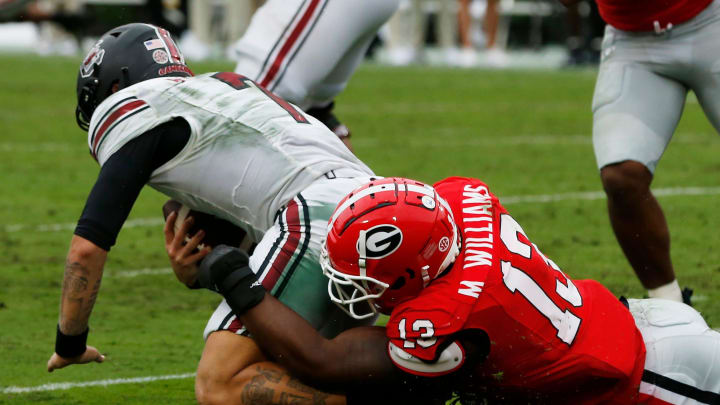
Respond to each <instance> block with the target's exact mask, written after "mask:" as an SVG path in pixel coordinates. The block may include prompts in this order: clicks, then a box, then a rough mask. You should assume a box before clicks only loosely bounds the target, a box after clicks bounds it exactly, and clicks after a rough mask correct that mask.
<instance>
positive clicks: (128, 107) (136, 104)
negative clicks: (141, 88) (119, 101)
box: [92, 100, 147, 156]
mask: <svg viewBox="0 0 720 405" xmlns="http://www.w3.org/2000/svg"><path fill="white" fill-rule="evenodd" d="M146 105H147V103H145V102H144V101H142V100H133V101H130V102H129V103H127V104H125V105H123V106H121V107H120V108H118V109H117V110H115V111H113V113H112V114H110V116H109V117H107V119H106V120H105V122H103V123H102V125H101V126H100V128H99V129H98V130H97V132H96V133H95V140H94V141H93V146H92V151H93V156H97V146H98V144H99V143H100V140H101V139H102V138H103V135H104V134H105V133H106V131H107V129H108V128H109V127H110V125H112V124H113V123H114V122H115V121H117V120H118V119H119V118H120V117H122V116H123V115H125V114H128V113H130V112H132V111H133V110H136V109H138V108H140V107H142V106H146Z"/></svg>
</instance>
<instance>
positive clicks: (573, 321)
mask: <svg viewBox="0 0 720 405" xmlns="http://www.w3.org/2000/svg"><path fill="white" fill-rule="evenodd" d="M520 234H522V235H523V236H525V238H527V235H525V232H523V229H522V227H520V224H518V223H517V222H516V221H515V219H513V217H511V216H510V215H507V214H503V215H501V216H500V239H501V240H502V241H503V243H504V244H505V246H506V247H507V249H508V250H509V251H510V252H511V253H513V254H516V255H519V256H522V257H524V258H526V259H530V258H531V255H532V253H533V250H534V251H535V252H536V253H537V254H539V255H540V257H541V258H542V259H543V260H544V261H545V263H546V264H547V265H548V267H549V268H550V269H548V270H549V271H555V272H557V276H560V275H562V278H563V279H564V280H565V283H563V281H562V280H561V279H560V278H559V277H558V278H556V279H555V291H554V293H556V294H557V295H558V296H560V298H562V299H563V300H564V301H566V302H568V303H569V304H570V305H572V306H573V307H575V308H578V307H581V306H582V303H583V301H582V296H581V295H580V292H579V291H578V289H577V288H576V287H575V285H574V284H573V283H572V281H571V280H570V279H569V278H567V276H565V274H564V273H563V272H562V271H561V270H560V268H559V267H558V266H557V264H555V263H554V262H553V261H552V260H550V259H548V258H547V257H545V255H543V254H542V252H540V249H538V248H537V246H535V244H532V245H531V244H528V243H525V242H522V241H520V240H519V239H518V235H520ZM528 240H529V239H528ZM501 266H502V273H503V282H504V283H505V286H506V287H507V288H508V289H509V290H510V292H512V293H513V294H514V293H515V292H518V293H520V294H521V295H522V296H523V297H525V299H526V300H527V301H528V302H529V303H530V304H531V305H532V306H533V307H535V309H537V310H538V311H539V312H540V314H542V315H543V316H544V317H545V318H547V319H548V320H549V321H550V323H551V324H552V326H553V327H554V328H555V330H557V337H558V338H559V339H560V340H562V341H563V342H565V343H566V344H568V345H571V344H572V342H573V340H575V336H576V335H577V333H578V330H579V329H580V323H581V319H580V318H579V317H578V316H577V315H575V314H573V313H572V312H570V310H569V309H565V310H564V311H563V310H562V309H561V308H560V307H558V306H557V304H555V302H554V301H553V300H552V299H551V298H550V297H549V296H548V293H547V292H545V290H543V289H542V287H540V285H539V284H538V283H537V282H535V280H533V279H532V277H531V276H530V275H529V274H528V273H526V272H525V271H523V270H522V269H518V268H516V267H513V265H512V263H510V262H506V261H501Z"/></svg>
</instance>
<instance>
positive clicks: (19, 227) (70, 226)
mask: <svg viewBox="0 0 720 405" xmlns="http://www.w3.org/2000/svg"><path fill="white" fill-rule="evenodd" d="M163 224H165V221H164V220H163V219H162V218H160V217H157V218H138V219H131V220H128V221H125V225H123V228H139V227H144V226H158V225H163ZM76 226H77V223H75V222H73V223H65V224H42V225H28V224H15V225H6V226H5V232H20V231H35V232H58V231H72V230H74V229H75V227H76Z"/></svg>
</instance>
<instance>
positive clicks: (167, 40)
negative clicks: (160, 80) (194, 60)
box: [157, 27, 184, 63]
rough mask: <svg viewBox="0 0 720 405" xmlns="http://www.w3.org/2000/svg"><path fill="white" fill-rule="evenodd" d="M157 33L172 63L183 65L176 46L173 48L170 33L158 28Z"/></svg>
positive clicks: (173, 44) (173, 43)
mask: <svg viewBox="0 0 720 405" xmlns="http://www.w3.org/2000/svg"><path fill="white" fill-rule="evenodd" d="M157 31H158V34H160V39H162V41H163V42H164V43H165V46H166V47H167V49H168V52H170V56H171V57H172V60H173V62H175V63H184V61H183V60H182V56H180V51H179V50H178V48H177V46H175V41H173V39H172V37H171V36H170V33H169V32H167V30H166V29H164V28H159V27H158V29H157Z"/></svg>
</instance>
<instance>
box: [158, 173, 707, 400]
mask: <svg viewBox="0 0 720 405" xmlns="http://www.w3.org/2000/svg"><path fill="white" fill-rule="evenodd" d="M166 229H167V228H166ZM174 237H177V238H180V237H184V235H182V234H181V233H178V234H177V235H174ZM243 262H244V259H243V257H242V254H241V253H240V252H238V251H234V250H232V249H229V248H220V249H218V248H216V249H215V250H213V252H211V253H210V254H209V255H208V256H207V257H206V258H205V259H203V261H202V263H201V264H200V268H199V271H198V273H197V274H195V273H193V272H192V271H189V272H187V273H185V274H178V277H179V278H180V279H181V280H182V279H183V278H191V279H192V278H195V277H196V276H197V280H198V282H199V283H200V285H201V286H204V287H206V288H209V289H214V290H218V286H221V289H222V290H224V291H225V294H224V295H225V297H226V298H228V296H229V295H232V299H230V298H228V301H232V304H231V306H232V307H233V310H234V311H235V312H236V313H237V314H238V315H239V317H240V319H241V321H242V322H243V324H244V325H245V326H247V327H248V329H249V330H250V331H251V332H252V334H253V335H254V337H255V339H256V341H257V342H258V343H259V344H260V345H261V346H263V347H264V348H265V349H266V350H267V351H268V352H269V353H271V354H272V355H273V356H274V358H276V359H278V360H279V361H280V362H281V363H282V364H284V365H285V366H286V367H288V368H289V369H290V371H291V372H293V373H296V374H297V375H298V376H300V377H301V378H304V379H305V380H307V382H309V383H312V384H315V385H319V386H323V387H326V388H329V389H341V390H345V391H346V392H348V400H349V401H350V400H354V399H358V398H362V396H363V395H364V394H368V392H369V390H367V389H364V390H362V389H358V388H362V387H367V384H372V383H378V384H389V382H394V381H398V380H399V381H402V382H404V385H402V386H400V387H402V388H398V386H396V387H395V391H399V392H395V394H396V398H403V395H411V394H413V395H418V394H420V395H425V393H426V392H427V390H426V389H432V390H435V389H452V390H455V391H459V392H462V393H463V395H464V396H473V395H474V396H476V397H479V398H487V399H490V400H491V401H492V400H497V401H502V402H503V403H550V404H595V403H605V404H635V403H649V404H681V403H682V404H690V403H718V401H720V362H718V361H717V359H718V356H720V333H718V332H716V331H713V330H712V329H710V328H709V327H708V326H707V324H706V323H705V321H704V320H703V319H702V317H701V316H700V314H699V313H697V312H696V311H695V310H694V309H692V308H691V307H689V306H687V305H685V304H682V303H677V302H674V301H670V300H662V299H648V300H630V301H629V302H628V301H627V300H625V301H620V300H618V299H616V298H615V297H614V296H613V295H612V293H610V291H608V290H607V289H606V288H605V287H603V286H602V285H601V284H600V283H598V282H596V281H593V280H572V279H571V278H569V277H568V276H566V275H565V274H564V273H563V271H562V270H561V269H560V268H559V267H558V266H557V265H556V264H555V263H554V262H553V261H552V260H550V259H549V258H547V257H546V256H545V255H544V254H543V253H542V252H541V251H540V250H539V249H538V247H537V246H536V245H535V244H534V243H532V242H531V241H530V239H529V238H528V236H527V234H526V233H525V231H524V230H523V228H522V227H521V226H520V225H519V224H518V223H517V222H516V221H515V220H514V219H513V217H512V216H510V214H509V213H508V212H507V211H506V210H505V208H503V206H502V205H501V204H500V202H499V200H498V199H497V198H496V197H495V196H494V195H493V194H492V193H491V192H490V191H489V189H488V187H487V186H486V185H485V184H483V183H482V182H481V181H479V180H475V179H470V178H461V177H453V178H449V179H446V180H443V181H441V182H439V183H437V184H435V186H434V187H431V186H428V185H425V184H423V183H420V182H417V181H414V180H408V179H402V178H388V179H380V180H373V181H372V182H370V183H368V184H365V185H363V186H361V187H359V188H357V189H355V190H354V191H353V192H352V193H350V194H349V195H348V196H346V197H345V199H343V200H342V201H341V202H340V203H339V205H338V207H337V208H336V210H335V212H334V213H333V215H332V216H331V218H330V221H329V225H328V236H327V241H326V244H325V249H324V251H323V257H322V258H321V262H322V263H323V271H324V273H325V274H326V276H328V277H329V279H330V281H329V284H328V292H329V294H330V296H331V298H332V300H333V301H335V302H336V303H338V304H339V305H341V307H342V308H344V309H345V310H346V312H347V313H348V314H349V315H351V316H352V317H354V318H357V319H363V318H366V317H371V316H373V315H374V314H375V313H376V312H381V313H384V314H389V315H390V319H389V322H388V323H387V325H386V328H385V330H384V332H383V331H382V330H379V328H372V327H365V328H355V329H351V330H348V331H346V332H343V333H342V334H340V335H339V336H337V337H336V338H334V339H332V340H327V339H325V338H322V337H320V335H318V334H317V333H316V332H315V331H314V329H312V328H311V327H310V326H309V325H308V324H307V323H306V322H305V321H303V320H302V319H301V318H299V317H298V316H297V315H295V314H294V313H293V312H292V311H290V310H288V309H287V308H285V307H284V306H282V304H280V303H279V302H278V301H276V300H274V299H273V298H272V297H270V296H269V295H268V294H266V293H265V291H263V289H262V286H260V285H259V283H257V282H256V278H255V276H254V274H253V272H252V270H250V269H249V268H248V267H247V266H244V265H243ZM186 270H187V269H186ZM358 381H361V382H362V383H361V385H358ZM434 381H438V382H441V384H440V385H436V384H432V382H434ZM398 395H399V396H398Z"/></svg>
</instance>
